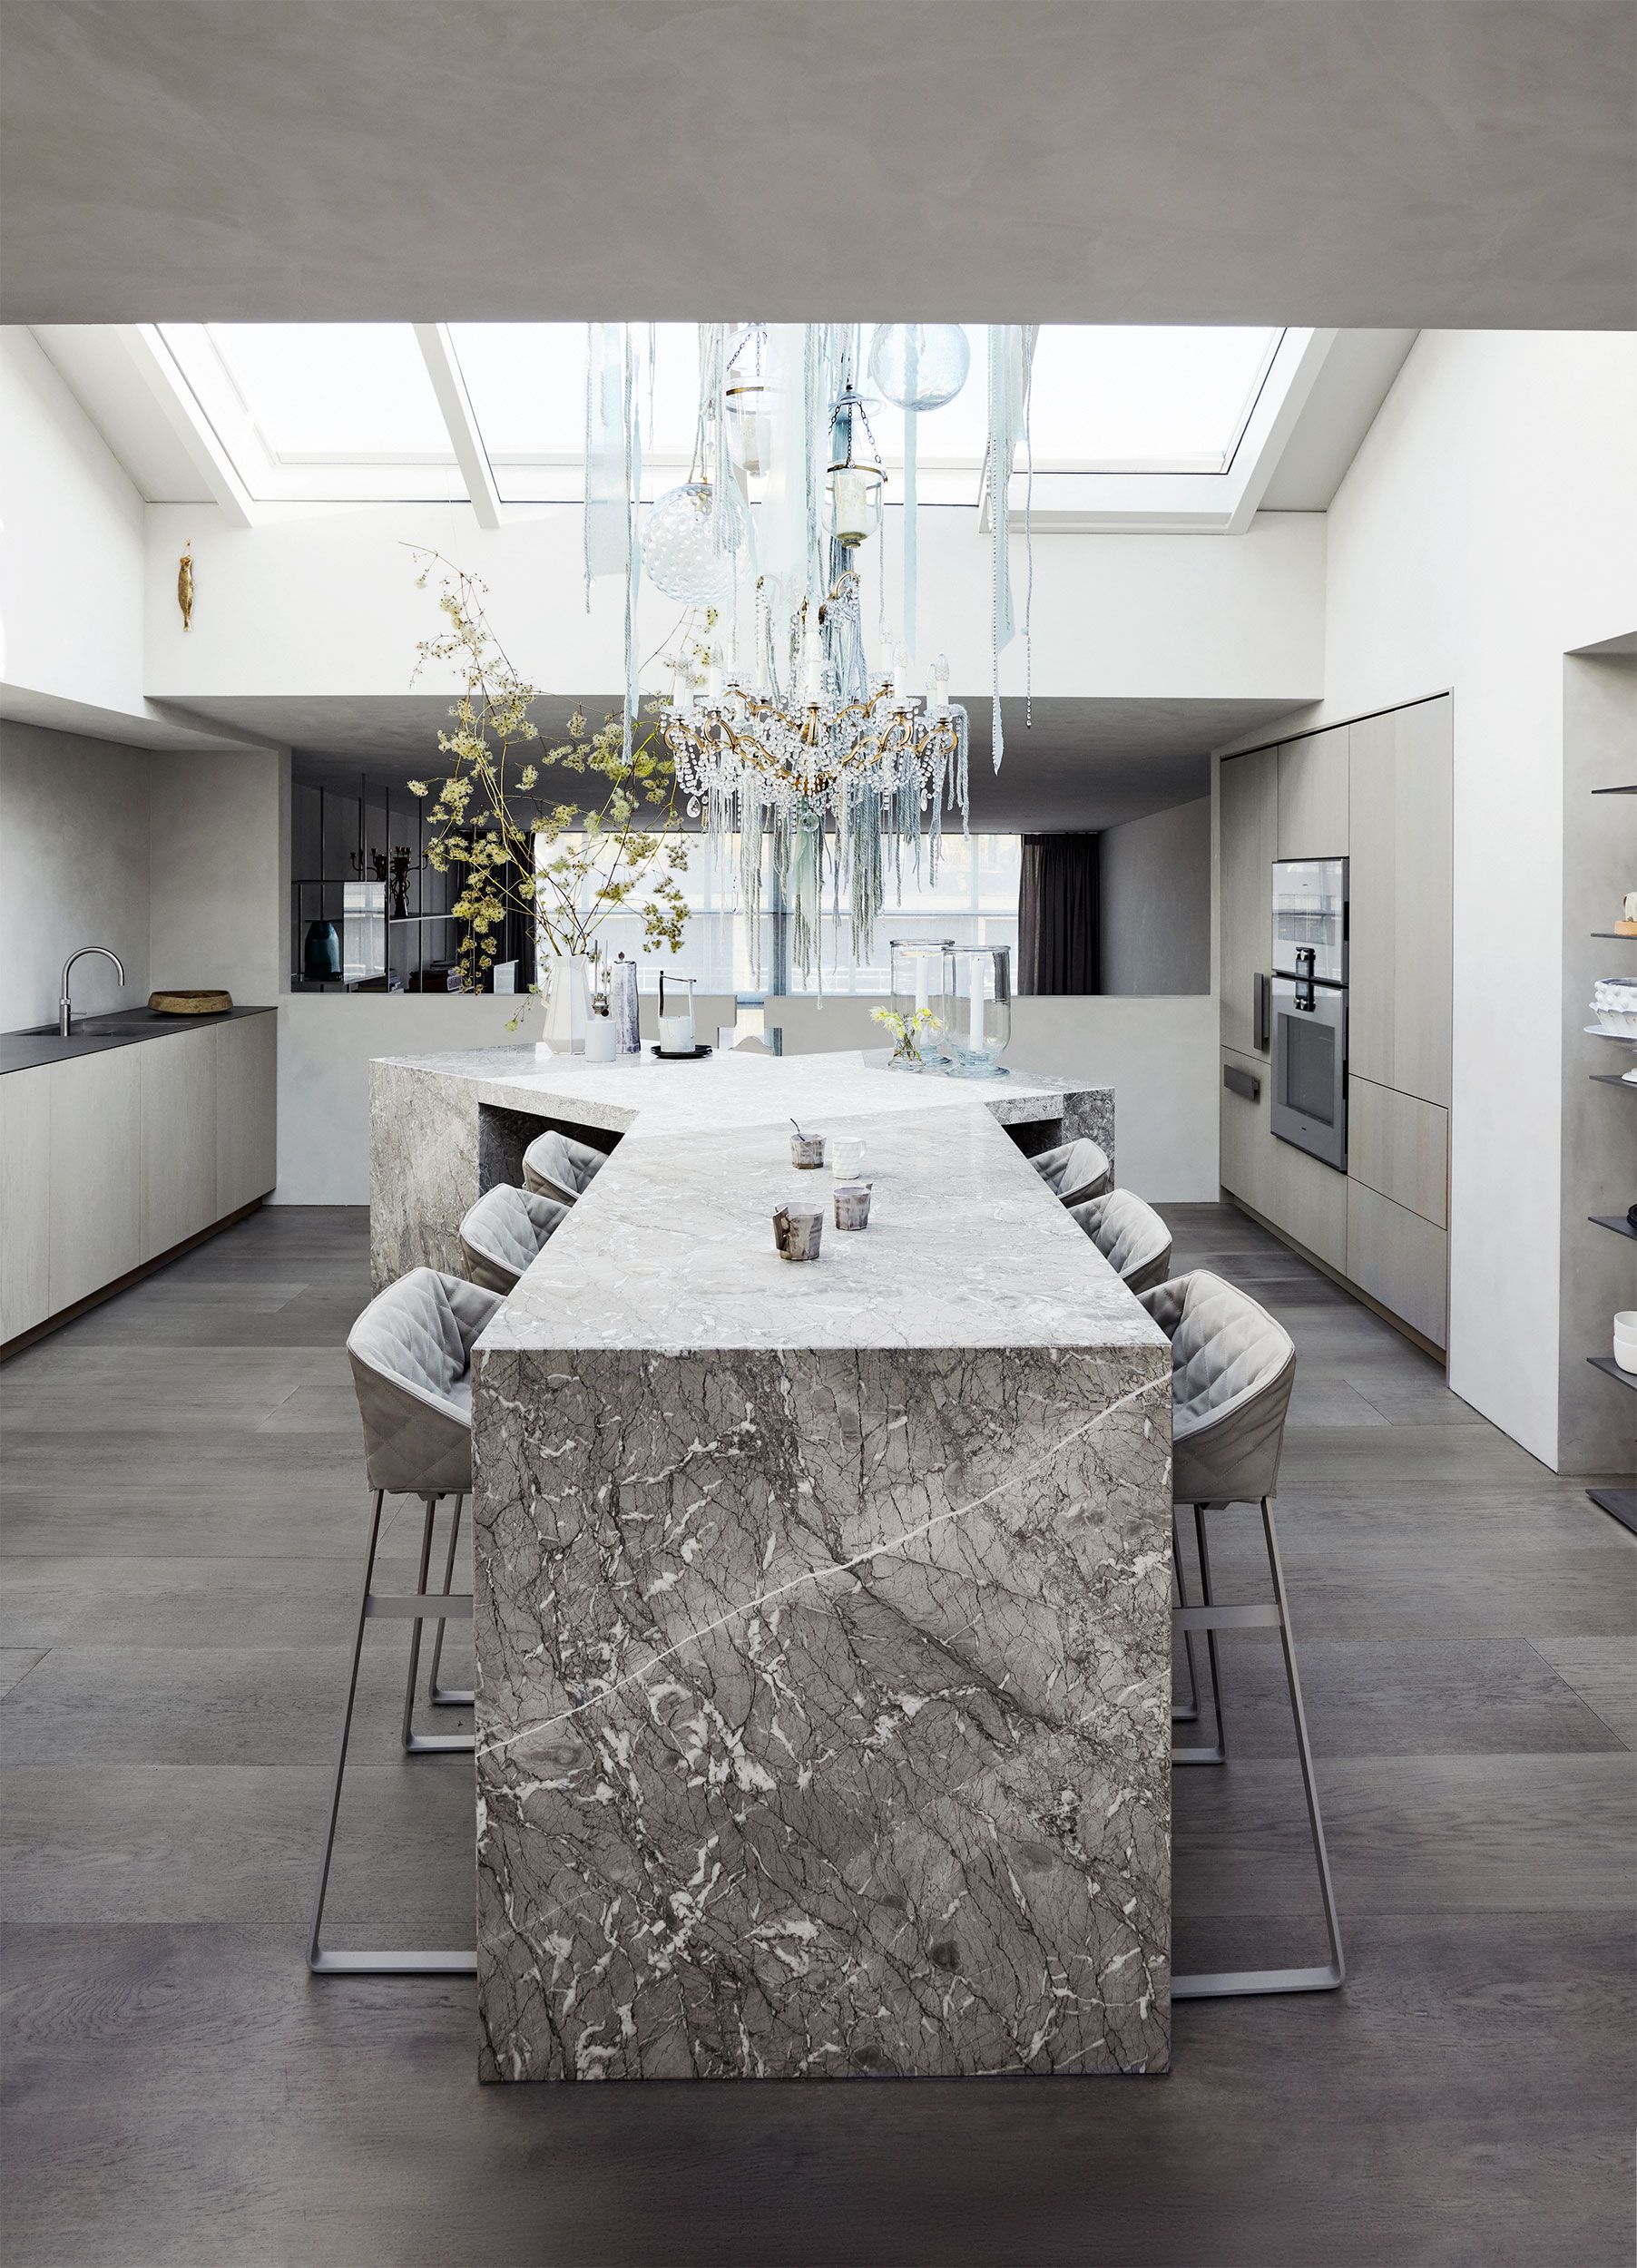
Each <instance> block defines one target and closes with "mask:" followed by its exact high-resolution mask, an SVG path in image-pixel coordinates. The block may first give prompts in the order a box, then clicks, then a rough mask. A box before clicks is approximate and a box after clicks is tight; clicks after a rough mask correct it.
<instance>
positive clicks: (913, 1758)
mask: <svg viewBox="0 0 1637 2268" xmlns="http://www.w3.org/2000/svg"><path fill="white" fill-rule="evenodd" d="M606 1178H607V1176H606V1174H604V1175H602V1176H599V1186H600V1184H601V1182H602V1181H603V1180H604V1179H606ZM1048 1201H1049V1200H1048ZM798 1272H800V1271H798ZM809 1272H811V1273H814V1274H817V1273H818V1270H817V1269H813V1270H811V1271H809ZM1111 1335H1112V1336H1113V1338H1114V1339H1115V1340H1116V1341H1119V1342H1122V1343H1118V1344H1111V1345H1109V1346H1108V1347H1106V1348H1105V1349H1100V1350H1093V1349H1075V1350H1073V1351H1060V1350H1054V1349H1051V1348H1047V1347H1044V1346H1034V1345H1027V1346H1018V1347H1004V1348H1003V1347H992V1348H984V1349H979V1350H975V1351H974V1350H967V1349H961V1348H955V1347H945V1348H913V1349H907V1348H897V1349H894V1350H891V1351H886V1352H877V1351H869V1352H864V1353H850V1354H849V1353H847V1352H844V1351H841V1350H838V1349H823V1350H811V1349H805V1348H804V1349H800V1350H796V1351H791V1350H777V1351H774V1350H768V1351H761V1352H753V1353H746V1352H737V1351H730V1350H727V1349H712V1350H711V1351H706V1352H700V1353H695V1354H681V1355H675V1356H667V1355H662V1354H651V1353H640V1352H636V1351H633V1350H619V1351H604V1350H602V1349H598V1350H596V1351H594V1352H590V1353H587V1352H580V1353H576V1354H572V1355H568V1354H562V1353H555V1352H546V1351H529V1350H526V1349H524V1348H523V1347H521V1346H516V1345H508V1346H506V1347H504V1348H491V1349H489V1350H486V1351H485V1353H484V1354H482V1355H481V1356H480V1359H479V1372H478V1383H477V1392H476V1397H475V1407H476V1427H477V1434H476V1443H477V1494H476V1500H475V1501H476V1530H475V1554H476V1567H477V1576H476V1584H477V1595H476V1603H475V1643H476V1653H477V1663H478V1695H477V1786H478V1854H477V1856H478V1893H477V1949H478V1950H477V1962H478V2005H479V2012H480V2017H481V2021H482V2026H483V2044H482V2048H481V2051H480V2053H481V2063H480V2068H481V2070H482V2073H483V2075H484V2077H487V2078H491V2079H552V2078H554V2079H573V2078H614V2077H630V2078H635V2077H656V2078H686V2077H696V2078H720V2077H849V2076H860V2075H882V2074H888V2073H897V2074H922V2075H927V2074H945V2075H948V2074H959V2073H985V2072H1036V2073H1048V2072H1063V2073H1072V2072H1080V2073H1085V2072H1099V2071H1101V2072H1135V2071H1155V2070H1161V2069H1163V2068H1165V2066H1166V2064H1167V2060H1168V2055H1169V1991H1168V1982H1169V1980H1168V1968H1167V1960H1168V1950H1169V1942H1170V1776H1171V1716H1170V1632H1171V1613H1170V1584H1171V1549H1170V1510H1171V1502H1170V1500H1171V1491H1170V1397H1171V1381H1170V1357H1169V1352H1168V1350H1167V1349H1166V1348H1165V1346H1164V1344H1163V1342H1161V1343H1160V1344H1157V1345H1156V1344H1153V1343H1152V1342H1150V1341H1148V1340H1147V1339H1145V1338H1144V1337H1143V1336H1142V1334H1138V1333H1136V1332H1134V1331H1130V1332H1126V1331H1121V1330H1115V1331H1113V1333H1112V1334H1111Z"/></svg>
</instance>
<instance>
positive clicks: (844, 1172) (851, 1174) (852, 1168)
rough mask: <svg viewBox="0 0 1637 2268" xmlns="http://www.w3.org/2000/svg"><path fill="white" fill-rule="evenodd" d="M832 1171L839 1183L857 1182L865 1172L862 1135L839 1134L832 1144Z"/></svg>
mask: <svg viewBox="0 0 1637 2268" xmlns="http://www.w3.org/2000/svg"><path fill="white" fill-rule="evenodd" d="M830 1170H831V1172H832V1173H833V1174H834V1175H835V1177H836V1178H837V1180H838V1181H856V1180H857V1179H858V1176H859V1175H860V1173H862V1172H863V1170H864V1137H863V1135H862V1134H838V1135H837V1136H836V1138H835V1139H834V1141H832V1142H831V1144H830Z"/></svg>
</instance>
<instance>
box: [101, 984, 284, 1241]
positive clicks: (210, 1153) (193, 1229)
mask: <svg viewBox="0 0 1637 2268" xmlns="http://www.w3.org/2000/svg"><path fill="white" fill-rule="evenodd" d="M258 1021H259V1022H260V1019H258ZM227 1028H228V1029H231V1027H227ZM220 1029H221V1027H219V1026H217V1025H214V1024H211V1025H208V1026H207V1027H206V1028H205V1029H204V1030H202V1031H181V1032H177V1033H175V1034H173V1035H172V1036H169V1037H167V1038H165V1039H163V1040H152V1041H147V1042H146V1043H145V1044H144V1045H142V1047H137V1048H132V1050H131V1053H132V1055H134V1056H135V1057H136V1058H137V1059H138V1062H139V1065H140V1069H141V1074H142V1258H143V1259H144V1260H152V1259H153V1258H155V1257H156V1256H158V1255H159V1254H160V1253H162V1252H169V1251H170V1249H171V1247H172V1245H179V1244H182V1243H185V1242H186V1240H187V1238H188V1237H195V1236H197V1235H198V1234H199V1231H200V1230H201V1228H208V1227H210V1226H211V1222H212V1221H213V1220H215V1219H216V1218H217V1217H219V1214H220V1211H221V1207H219V1206H218V1205H217V1202H216V1041H217V1034H218V1031H219V1030H220Z"/></svg>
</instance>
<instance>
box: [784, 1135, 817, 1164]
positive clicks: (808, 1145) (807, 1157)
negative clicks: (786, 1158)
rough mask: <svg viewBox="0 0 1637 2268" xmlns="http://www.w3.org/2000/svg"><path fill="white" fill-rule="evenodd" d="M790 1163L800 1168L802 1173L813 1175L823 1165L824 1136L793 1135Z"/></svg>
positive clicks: (791, 1138)
mask: <svg viewBox="0 0 1637 2268" xmlns="http://www.w3.org/2000/svg"><path fill="white" fill-rule="evenodd" d="M790 1163H791V1165H793V1166H795V1167H796V1168H799V1171H801V1172H802V1173H811V1172H812V1171H813V1169H814V1168H816V1167H818V1166H821V1165H823V1163H824V1137H823V1135H822V1134H792V1135H791V1137H790Z"/></svg>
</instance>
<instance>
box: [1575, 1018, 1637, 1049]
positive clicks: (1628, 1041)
mask: <svg viewBox="0 0 1637 2268" xmlns="http://www.w3.org/2000/svg"><path fill="white" fill-rule="evenodd" d="M1582 1030H1583V1031H1584V1032H1585V1035H1586V1037H1587V1039H1588V1040H1618V1041H1620V1044H1621V1045H1622V1047H1628V1048H1629V1047H1637V1032H1631V1031H1604V1030H1603V1026H1602V1024H1600V1023H1589V1024H1584V1025H1583V1026H1582Z"/></svg>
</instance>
